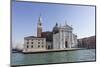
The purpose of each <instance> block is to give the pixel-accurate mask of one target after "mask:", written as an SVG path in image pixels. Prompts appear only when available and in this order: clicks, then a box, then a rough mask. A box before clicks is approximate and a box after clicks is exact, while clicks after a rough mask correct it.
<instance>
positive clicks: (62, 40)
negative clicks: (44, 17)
mask: <svg viewBox="0 0 100 67" xmlns="http://www.w3.org/2000/svg"><path fill="white" fill-rule="evenodd" d="M75 47H77V35H75V34H73V28H72V27H71V26H69V25H67V24H65V25H64V26H61V25H60V26H58V24H57V23H56V25H55V26H54V28H53V48H54V49H65V48H75Z"/></svg>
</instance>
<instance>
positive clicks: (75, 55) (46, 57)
mask: <svg viewBox="0 0 100 67" xmlns="http://www.w3.org/2000/svg"><path fill="white" fill-rule="evenodd" d="M95 57H96V55H95V49H87V50H76V51H64V52H50V53H37V54H22V53H12V54H11V65H27V64H28V65H29V64H47V63H61V62H66V63H67V62H79V61H95V60H96V58H95Z"/></svg>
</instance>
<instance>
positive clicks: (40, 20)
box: [37, 15, 42, 37]
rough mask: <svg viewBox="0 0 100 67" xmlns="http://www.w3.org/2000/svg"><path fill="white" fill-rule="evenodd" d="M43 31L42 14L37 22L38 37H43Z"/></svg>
mask: <svg viewBox="0 0 100 67" xmlns="http://www.w3.org/2000/svg"><path fill="white" fill-rule="evenodd" d="M41 33H42V18H41V15H40V16H39V18H38V23H37V37H41Z"/></svg>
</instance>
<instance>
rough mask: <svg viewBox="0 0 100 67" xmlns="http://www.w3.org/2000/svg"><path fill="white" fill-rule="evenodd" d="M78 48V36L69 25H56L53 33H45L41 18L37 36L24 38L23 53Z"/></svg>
mask: <svg viewBox="0 0 100 67" xmlns="http://www.w3.org/2000/svg"><path fill="white" fill-rule="evenodd" d="M76 47H77V35H75V34H73V28H72V27H71V26H69V25H67V24H65V25H64V26H61V25H58V23H56V25H55V26H54V27H53V29H52V31H43V26H42V18H41V16H39V18H38V23H37V36H27V37H24V49H23V52H33V51H41V50H50V49H51V50H52V49H67V48H76Z"/></svg>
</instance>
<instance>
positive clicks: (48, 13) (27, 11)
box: [12, 1, 95, 42]
mask: <svg viewBox="0 0 100 67" xmlns="http://www.w3.org/2000/svg"><path fill="white" fill-rule="evenodd" d="M40 14H41V17H42V23H43V31H52V28H53V27H54V25H55V24H56V22H57V23H58V24H62V25H64V24H65V21H67V24H68V25H72V27H73V28H74V30H73V33H75V34H77V36H78V38H83V37H89V36H93V35H95V7H93V6H91V7H90V6H79V5H62V4H46V3H33V2H15V1H13V2H12V39H13V42H20V41H23V38H24V37H25V36H31V35H36V33H37V22H38V17H39V15H40Z"/></svg>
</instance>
